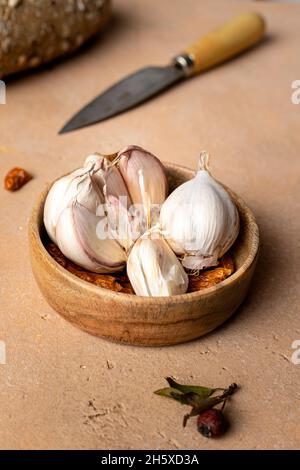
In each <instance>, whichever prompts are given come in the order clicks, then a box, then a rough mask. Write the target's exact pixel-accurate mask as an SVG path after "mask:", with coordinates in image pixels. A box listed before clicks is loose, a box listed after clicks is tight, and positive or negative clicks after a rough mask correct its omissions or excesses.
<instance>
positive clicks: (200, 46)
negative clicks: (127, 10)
mask: <svg viewBox="0 0 300 470" xmlns="http://www.w3.org/2000/svg"><path fill="white" fill-rule="evenodd" d="M264 32H265V22H264V19H263V18H262V17H261V16H260V15H258V14H257V13H243V14H241V15H239V16H237V17H235V18H233V19H232V20H231V21H229V22H228V23H225V24H224V26H222V27H220V28H218V29H217V30H215V31H213V32H211V33H209V34H207V35H206V36H204V37H203V38H201V39H199V41H197V42H196V43H195V44H193V45H191V46H190V47H188V48H187V49H186V51H185V54H183V56H184V55H186V56H187V57H188V59H190V64H189V67H190V75H194V74H197V73H200V72H202V71H204V70H207V69H209V68H211V67H214V66H215V65H218V64H220V63H222V62H224V61H226V60H228V59H230V58H231V57H234V56H235V55H237V54H239V53H241V52H243V51H245V50H246V49H249V48H250V47H252V46H254V45H255V44H256V43H258V42H259V41H260V40H261V39H262V38H263V36H264Z"/></svg>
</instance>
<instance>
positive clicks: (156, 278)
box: [127, 230, 188, 297]
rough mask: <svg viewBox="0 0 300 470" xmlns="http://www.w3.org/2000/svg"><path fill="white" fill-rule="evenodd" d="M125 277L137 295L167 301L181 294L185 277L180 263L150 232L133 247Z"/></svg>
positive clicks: (183, 290)
mask: <svg viewBox="0 0 300 470" xmlns="http://www.w3.org/2000/svg"><path fill="white" fill-rule="evenodd" d="M127 274H128V277H129V280H130V282H131V284H132V287H133V289H134V291H135V293H136V294H137V295H141V296H146V297H167V296H171V295H176V294H184V293H185V292H186V291H187V288H188V276H187V274H186V272H185V271H184V269H183V267H182V265H181V263H180V261H179V260H178V259H177V257H176V255H175V253H174V252H173V251H172V250H171V248H170V246H169V245H168V243H167V242H166V241H165V240H164V239H163V237H162V236H161V235H157V234H153V232H151V230H150V231H149V232H147V233H146V234H144V235H143V236H142V237H140V238H139V239H138V240H137V241H136V242H135V244H134V245H133V247H132V249H131V251H130V254H129V257H128V260H127Z"/></svg>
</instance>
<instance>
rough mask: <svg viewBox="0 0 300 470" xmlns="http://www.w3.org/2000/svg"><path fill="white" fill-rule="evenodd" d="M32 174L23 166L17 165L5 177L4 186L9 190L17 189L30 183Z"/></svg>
mask: <svg viewBox="0 0 300 470" xmlns="http://www.w3.org/2000/svg"><path fill="white" fill-rule="evenodd" d="M31 179H32V176H31V175H30V174H29V173H27V171H26V170H24V169H23V168H19V167H15V168H13V169H12V170H10V171H9V172H8V173H7V175H6V176H5V179H4V187H5V189H7V191H17V190H18V189H20V188H22V186H24V184H26V183H28V181H30V180H31Z"/></svg>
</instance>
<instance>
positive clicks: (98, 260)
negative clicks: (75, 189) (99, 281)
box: [56, 200, 126, 273]
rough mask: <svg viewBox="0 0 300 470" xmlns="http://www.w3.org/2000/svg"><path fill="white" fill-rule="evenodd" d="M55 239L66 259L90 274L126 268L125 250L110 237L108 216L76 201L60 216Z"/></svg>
mask: <svg viewBox="0 0 300 470" xmlns="http://www.w3.org/2000/svg"><path fill="white" fill-rule="evenodd" d="M100 229H101V230H100ZM56 239H57V244H58V247H59V249H60V250H61V252H62V253H63V254H64V255H65V256H66V257H67V258H69V259H70V260H71V261H73V262H74V263H76V264H77V265H79V266H81V267H83V268H85V269H88V270H89V271H93V272H95V273H111V272H117V271H122V270H123V269H124V267H125V263H126V254H125V251H124V250H123V249H122V247H121V246H120V244H119V243H118V242H117V241H116V240H115V239H114V238H113V237H112V236H110V231H109V227H108V226H107V220H106V216H105V215H103V216H99V215H95V214H94V213H92V212H90V211H89V210H88V209H87V208H86V207H84V206H83V205H82V204H80V203H78V202H77V201H76V200H75V201H73V202H72V203H70V204H69V206H68V207H66V208H65V209H64V210H63V211H62V213H61V214H60V217H59V219H58V222H57V226H56Z"/></svg>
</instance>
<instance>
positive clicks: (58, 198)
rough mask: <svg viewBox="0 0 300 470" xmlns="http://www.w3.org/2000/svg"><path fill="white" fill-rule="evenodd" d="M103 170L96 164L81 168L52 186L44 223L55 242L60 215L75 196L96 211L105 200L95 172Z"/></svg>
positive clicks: (48, 196) (46, 202) (88, 207)
mask: <svg viewBox="0 0 300 470" xmlns="http://www.w3.org/2000/svg"><path fill="white" fill-rule="evenodd" d="M101 171H102V170H100V169H99V167H96V168H95V167H94V165H91V166H87V167H86V168H79V169H77V170H75V171H73V172H72V173H70V174H68V175H66V176H63V177H62V178H60V179H59V180H57V181H55V183H54V184H53V185H52V186H51V188H50V190H49V192H48V195H47V198H46V201H45V207H44V224H45V227H46V230H47V233H48V235H49V237H50V238H51V240H52V241H53V242H54V243H57V240H56V225H57V221H58V219H59V216H60V214H61V212H62V211H63V210H64V209H65V208H66V207H67V206H68V205H69V204H70V202H71V201H72V200H73V199H74V198H76V199H77V201H78V202H79V203H81V204H82V205H83V206H84V207H86V208H87V209H89V210H90V211H92V212H94V213H96V210H97V207H98V206H99V204H103V203H104V202H105V199H104V195H103V193H102V190H101V187H100V186H99V184H98V182H97V181H96V180H95V174H96V173H97V172H101Z"/></svg>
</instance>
